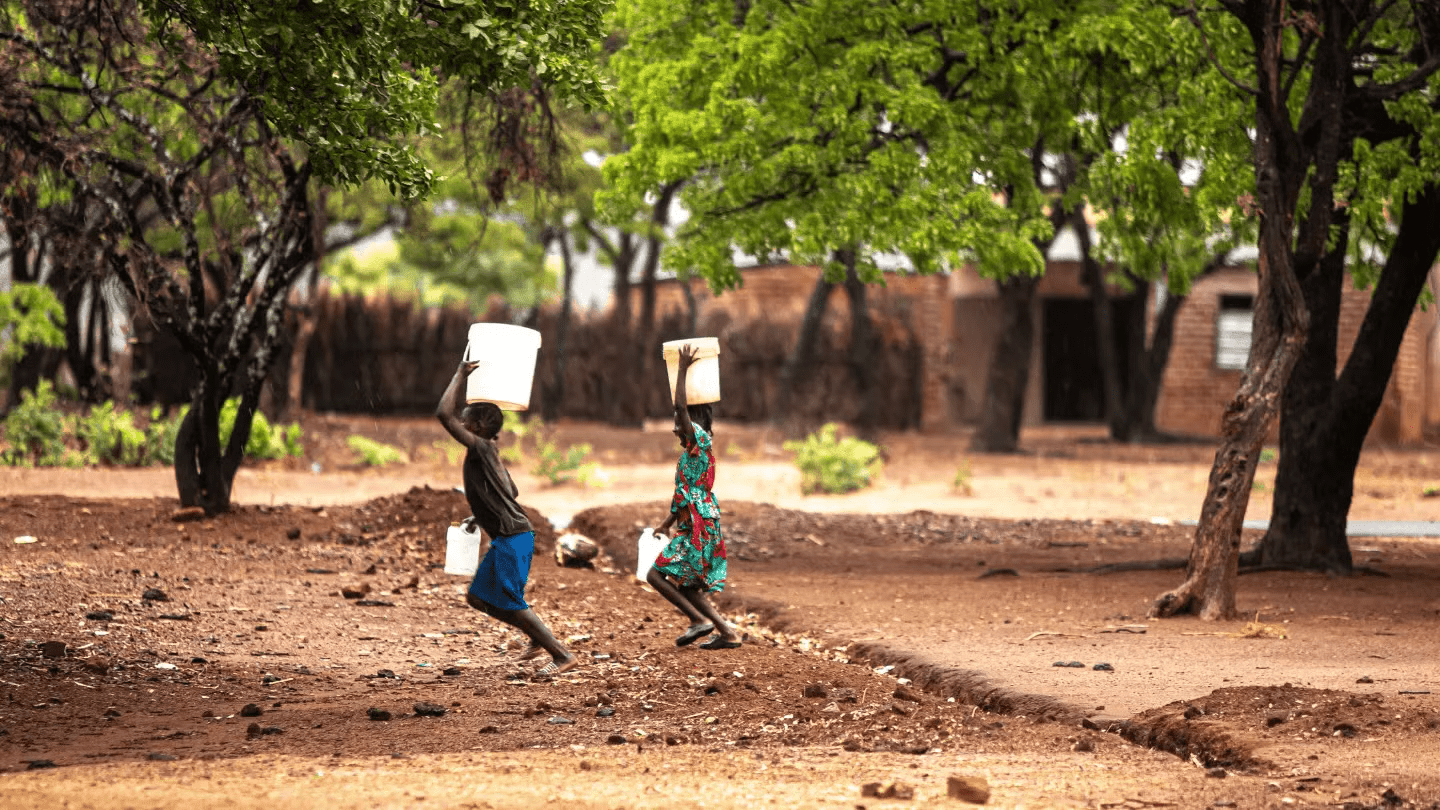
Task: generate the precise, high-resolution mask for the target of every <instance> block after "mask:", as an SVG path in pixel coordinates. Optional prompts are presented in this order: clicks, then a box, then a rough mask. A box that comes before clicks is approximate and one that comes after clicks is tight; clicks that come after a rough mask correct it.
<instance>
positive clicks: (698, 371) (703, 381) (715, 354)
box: [661, 337, 720, 405]
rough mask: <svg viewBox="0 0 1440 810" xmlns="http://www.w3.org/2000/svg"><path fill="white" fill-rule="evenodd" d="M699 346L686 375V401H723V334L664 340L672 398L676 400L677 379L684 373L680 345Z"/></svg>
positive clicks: (662, 352)
mask: <svg viewBox="0 0 1440 810" xmlns="http://www.w3.org/2000/svg"><path fill="white" fill-rule="evenodd" d="M685 345H690V346H694V347H695V362H694V363H692V364H691V365H690V370H689V371H688V372H686V375H685V404H687V405H702V404H704V403H706V402H719V401H720V338H713V337H703V338H689V339H687V340H671V341H668V342H666V343H665V344H664V346H663V347H662V350H661V354H662V355H663V356H664V357H665V370H666V372H668V373H669V375H670V401H671V402H674V401H675V382H676V378H677V377H679V376H680V347H681V346H685Z"/></svg>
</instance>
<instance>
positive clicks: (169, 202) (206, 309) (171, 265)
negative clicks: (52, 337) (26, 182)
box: [0, 0, 605, 513]
mask: <svg viewBox="0 0 1440 810" xmlns="http://www.w3.org/2000/svg"><path fill="white" fill-rule="evenodd" d="M604 9H605V4H604V3H603V2H599V1H598V0H591V1H590V2H576V3H563V4H557V5H545V6H526V7H524V8H518V7H514V6H512V5H508V4H506V5H496V4H492V3H486V2H455V3H449V4H443V5H441V4H430V3H402V4H398V5H397V4H394V3H389V2H359V3H343V4H330V3H303V4H301V5H299V6H295V5H283V4H278V5H277V4H269V3H260V4H238V5H237V4H233V3H222V2H206V1H205V0H196V1H195V2H185V1H184V0H173V1H172V0H166V1H161V2H139V3H136V2H132V0H98V2H95V3H89V4H83V5H66V4H53V3H48V2H42V0H33V1H29V2H11V3H6V4H5V5H3V6H0V45H3V52H0V61H3V64H4V65H5V68H6V69H5V70H3V71H0V99H4V101H3V102H0V148H3V150H6V151H10V150H15V151H18V152H20V153H21V154H24V155H26V156H28V158H29V159H30V160H32V161H34V162H35V164H36V166H37V168H36V169H35V172H36V173H37V174H43V175H44V178H45V183H47V184H49V185H50V186H52V187H54V188H56V189H57V190H58V191H57V193H58V194H60V195H63V196H64V197H65V198H66V199H69V200H73V201H74V202H75V204H76V205H79V206H80V207H81V209H82V210H83V211H84V212H85V213H86V215H87V219H86V220H85V221H86V222H87V223H88V224H87V227H88V229H89V231H88V233H87V234H86V240H85V243H86V244H87V245H89V246H90V248H91V250H92V256H91V266H95V267H101V268H105V270H106V271H107V272H111V273H113V274H114V275H115V276H116V277H118V278H119V279H121V280H122V282H124V283H125V285H126V289H127V291H128V293H129V294H130V296H131V298H132V300H134V301H135V302H136V303H137V304H138V305H139V306H140V307H141V308H142V309H143V311H144V313H145V314H146V316H147V317H148V318H150V319H151V320H152V321H153V322H154V323H156V324H157V325H158V326H159V327H160V328H161V329H164V330H166V331H168V332H170V333H171V334H172V335H173V336H175V337H176V338H177V339H178V340H179V342H180V344H181V346H182V347H183V348H184V349H185V350H186V351H187V352H188V353H189V354H190V355H191V357H192V359H193V360H194V361H195V363H196V366H197V368H198V370H199V382H198V383H197V384H196V386H195V389H194V392H193V396H192V407H191V408H190V410H189V412H188V416H187V419H186V420H185V422H184V423H182V425H181V429H180V431H179V435H178V441H177V451H176V456H175V469H176V483H177V488H178V490H179V494H180V500H181V502H182V503H184V504H186V505H199V506H202V507H203V508H204V509H205V510H206V511H207V512H210V513H213V512H220V511H224V510H226V509H228V508H229V505H230V489H231V484H232V482H233V480H234V474H235V471H236V469H237V468H238V465H239V463H240V460H241V458H242V457H243V451H244V446H245V441H246V437H247V436H248V435H249V432H250V428H251V422H252V419H253V417H254V413H255V408H256V404H257V402H258V399H259V392H260V387H261V385H262V383H263V382H264V379H265V376H266V374H267V373H268V369H269V367H270V361H271V358H272V356H273V354H274V351H275V350H276V347H277V345H278V341H279V335H280V323H281V315H282V313H283V310H284V306H285V300H286V295H287V293H288V291H289V290H290V288H291V287H292V286H293V285H294V283H295V282H296V280H297V278H299V276H300V275H301V274H302V272H303V271H304V269H305V268H307V267H308V266H310V265H311V264H312V263H313V262H314V260H315V258H316V255H317V250H316V237H315V232H316V230H317V222H316V217H315V214H314V212H315V203H314V200H313V198H312V194H311V192H312V180H315V181H318V182H324V183H340V184H353V183H359V182H361V181H364V180H367V179H375V180H378V181H380V182H382V183H384V184H385V185H386V186H387V187H388V188H390V189H391V190H392V191H393V192H394V193H396V194H399V195H400V196H402V197H404V198H407V199H408V198H414V197H418V196H421V195H423V194H425V193H428V192H429V191H431V190H432V187H433V185H434V182H435V177H434V174H433V172H432V171H431V170H430V169H429V168H428V167H427V166H426V165H425V164H424V162H423V161H422V160H421V158H420V157H419V155H418V152H417V151H416V144H417V143H418V142H419V141H420V140H421V139H422V138H423V137H424V136H426V135H432V134H434V127H435V122H434V119H433V115H434V110H435V98H436V95H437V90H438V87H439V80H438V78H437V76H438V75H439V74H440V73H443V74H444V75H445V76H446V77H447V78H448V77H453V78H454V79H455V80H457V81H460V82H463V83H464V84H465V86H466V87H467V88H469V89H470V90H472V91H474V92H477V93H482V94H490V95H492V96H495V95H500V94H502V93H504V92H507V88H512V87H521V88H526V89H531V88H537V87H538V88H543V89H544V90H543V92H546V93H548V92H549V91H550V90H551V89H554V90H557V91H559V92H561V93H563V94H567V95H570V96H573V97H575V98H577V99H579V100H580V101H584V102H593V101H595V100H597V99H598V98H599V85H598V83H597V82H596V80H595V78H594V73H593V69H592V68H591V66H590V64H589V61H588V58H589V55H590V51H591V49H592V43H591V41H590V32H591V31H592V30H593V27H594V25H595V24H596V23H598V21H599V19H600V15H601V14H602V13H603V11H604ZM512 134H514V137H503V138H500V139H498V141H497V142H495V143H494V144H492V145H493V146H495V148H496V149H497V150H498V152H499V153H500V154H502V155H504V156H506V157H507V158H509V159H511V160H512V162H513V163H514V165H516V166H521V165H525V164H524V161H523V160H522V158H523V157H524V155H523V150H524V148H525V147H527V146H528V145H529V144H530V141H528V140H527V139H526V138H524V137H522V136H523V135H524V131H523V130H519V131H516V132H515V133H512ZM527 179H528V178H527V176H526V175H525V174H524V173H523V172H522V173H516V174H514V175H513V176H511V175H501V174H496V175H494V177H492V186H498V187H502V188H503V187H504V186H505V185H507V184H508V183H510V182H511V181H514V182H522V181H526V180H527ZM49 210H50V209H41V210H40V211H39V212H38V213H37V216H43V215H44V214H45V213H47V212H48V211H49ZM235 390H238V391H239V392H240V405H239V410H238V413H237V415H236V421H235V430H234V433H233V434H232V435H231V437H230V440H229V441H228V443H224V444H223V445H222V442H221V440H220V430H219V414H220V407H221V403H222V401H223V399H224V397H225V395H226V394H227V393H229V392H231V391H235Z"/></svg>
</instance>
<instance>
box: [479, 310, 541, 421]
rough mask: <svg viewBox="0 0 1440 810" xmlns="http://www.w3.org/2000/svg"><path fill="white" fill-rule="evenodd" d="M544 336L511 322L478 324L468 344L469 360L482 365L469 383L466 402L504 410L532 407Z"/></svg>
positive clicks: (521, 409) (520, 409)
mask: <svg viewBox="0 0 1440 810" xmlns="http://www.w3.org/2000/svg"><path fill="white" fill-rule="evenodd" d="M539 352H540V333H539V332H537V331H535V330H534V329H527V328H525V327H523V326H512V325H511V324H508V323H475V324H471V325H470V336H469V340H468V342H466V344H465V359H466V360H474V361H475V362H477V363H479V364H480V365H479V366H477V367H476V369H475V370H474V371H472V372H470V377H469V379H467V380H466V381H465V401H466V402H467V403H469V402H493V403H495V404H496V405H498V406H500V410H502V411H523V410H525V409H526V408H529V407H530V386H531V383H533V382H534V380H535V356H536V355H537V354H538V353H539Z"/></svg>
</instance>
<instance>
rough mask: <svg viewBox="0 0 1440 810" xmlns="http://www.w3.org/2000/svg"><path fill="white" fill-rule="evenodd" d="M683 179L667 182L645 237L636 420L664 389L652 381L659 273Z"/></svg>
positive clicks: (656, 354)
mask: <svg viewBox="0 0 1440 810" xmlns="http://www.w3.org/2000/svg"><path fill="white" fill-rule="evenodd" d="M680 185H681V183H680V181H672V182H669V183H666V184H665V185H664V186H663V187H661V189H660V193H659V195H658V196H657V198H656V200H655V205H654V207H653V208H651V210H650V232H649V233H648V234H647V235H646V237H645V261H644V263H643V264H642V265H641V268H640V284H641V288H640V328H639V329H638V330H636V332H637V334H636V338H637V340H636V342H635V344H634V345H635V362H634V363H633V364H631V367H632V368H634V369H635V375H636V380H637V385H636V386H635V396H634V397H633V399H632V402H633V403H634V406H635V408H636V410H637V412H636V413H635V414H634V417H635V420H636V421H637V422H638V421H643V420H644V419H645V417H646V415H647V414H648V413H649V411H650V401H651V399H650V396H649V394H650V392H652V391H659V390H663V389H662V388H661V387H660V386H658V385H655V384H652V382H653V381H654V371H655V361H656V359H657V358H658V357H659V356H660V347H659V345H657V344H658V341H657V340H656V337H655V275H656V273H657V272H658V271H659V269H660V247H661V245H662V244H664V241H665V226H666V225H667V224H668V223H669V222H670V203H671V201H672V200H673V199H674V198H675V192H676V191H679V190H680Z"/></svg>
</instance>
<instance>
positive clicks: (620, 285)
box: [601, 233, 637, 425]
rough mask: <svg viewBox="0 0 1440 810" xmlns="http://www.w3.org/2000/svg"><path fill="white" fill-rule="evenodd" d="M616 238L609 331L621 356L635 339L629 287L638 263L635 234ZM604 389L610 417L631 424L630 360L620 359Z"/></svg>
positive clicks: (632, 382) (632, 384) (632, 385)
mask: <svg viewBox="0 0 1440 810" xmlns="http://www.w3.org/2000/svg"><path fill="white" fill-rule="evenodd" d="M616 241H617V242H618V243H619V247H618V249H617V250H616V251H615V253H614V254H612V261H613V262H614V266H615V307H614V309H613V310H611V313H610V319H611V320H610V322H611V324H612V326H611V329H610V334H611V335H613V336H614V340H615V341H617V345H618V346H620V353H621V357H628V356H629V351H628V347H629V346H631V345H632V342H633V340H634V324H633V323H632V318H631V306H630V288H631V286H632V285H631V283H630V270H631V266H632V265H634V264H635V246H634V237H633V236H632V235H631V234H628V233H621V234H620V237H619V239H617V240H616ZM601 390H602V392H603V394H602V400H603V405H604V412H605V413H606V415H607V417H606V418H607V420H608V421H609V422H610V423H611V424H612V425H629V424H632V423H633V420H632V417H631V413H632V411H633V408H632V406H631V402H632V401H633V400H634V399H635V397H636V396H637V393H636V389H635V373H634V366H633V365H631V364H629V363H624V362H622V363H620V364H619V373H617V374H616V375H614V379H611V380H605V381H603V384H602V387H601Z"/></svg>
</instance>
